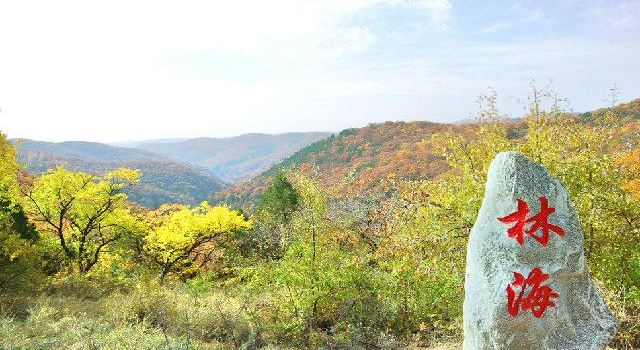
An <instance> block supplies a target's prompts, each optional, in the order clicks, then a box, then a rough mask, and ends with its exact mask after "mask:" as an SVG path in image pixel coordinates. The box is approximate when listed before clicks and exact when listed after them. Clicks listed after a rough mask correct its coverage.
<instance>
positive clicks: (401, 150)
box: [212, 99, 640, 210]
mask: <svg viewBox="0 0 640 350" xmlns="http://www.w3.org/2000/svg"><path fill="white" fill-rule="evenodd" d="M606 113H609V114H610V115H615V118H616V119H617V123H618V124H621V125H625V127H624V128H622V129H620V130H619V132H620V133H621V134H620V135H619V136H620V140H623V139H624V135H622V134H625V133H630V132H631V130H632V129H634V128H635V127H637V126H636V122H637V121H638V120H639V119H640V99H636V100H633V101H631V102H627V103H622V104H619V105H616V106H615V107H614V108H602V109H598V110H595V111H592V112H585V113H581V114H573V113H569V112H566V113H562V114H561V115H559V116H557V117H558V118H574V117H575V116H579V117H580V118H581V119H582V120H583V121H585V122H587V123H592V122H593V119H594V118H602V117H603V116H604V115H605V114H606ZM496 118H500V119H502V120H504V125H505V127H506V128H507V131H508V133H509V137H510V138H518V137H521V136H523V135H524V134H525V132H526V124H525V122H524V120H522V119H504V118H503V117H502V116H496ZM477 128H478V124H477V120H476V121H475V122H473V123H471V122H465V123H459V124H437V123H430V122H422V121H416V122H387V123H382V124H371V125H369V126H366V127H364V128H353V129H346V130H343V131H342V132H340V133H338V134H337V135H332V136H331V137H329V138H326V139H324V140H321V141H318V142H315V143H313V144H311V145H309V146H307V147H305V148H303V149H301V150H300V151H298V152H296V153H294V154H293V155H291V156H290V157H288V158H286V159H285V160H283V161H282V162H280V163H278V164H275V165H274V166H272V167H271V168H270V169H268V170H267V171H265V172H263V173H262V174H260V175H258V176H256V178H255V179H253V180H252V181H250V182H247V183H241V184H238V185H236V186H232V187H230V188H228V189H224V190H222V191H220V192H217V193H215V194H213V195H212V201H214V202H226V203H233V204H235V205H238V206H240V207H242V208H244V209H247V210H250V209H251V208H254V207H255V205H256V204H257V203H258V200H259V198H260V197H261V196H262V193H263V191H264V189H265V188H266V186H267V185H268V184H269V182H270V181H271V178H272V177H273V175H274V174H275V173H276V172H278V171H281V170H285V171H286V170H293V169H297V170H301V171H303V172H304V173H305V174H306V175H307V176H309V177H311V178H313V179H314V181H316V182H317V183H320V184H322V185H323V186H325V187H326V188H327V189H330V190H331V191H332V192H333V193H334V194H335V195H336V196H338V197H342V198H345V197H347V198H348V197H349V196H355V195H357V194H362V193H371V194H380V193H382V192H385V191H386V190H387V185H388V184H389V181H390V180H394V181H395V180H417V179H425V178H427V179H428V178H433V177H434V176H436V175H438V174H441V173H442V172H443V171H445V170H447V168H448V166H447V162H446V159H445V158H444V157H442V156H440V155H439V150H438V149H436V148H434V146H433V144H432V143H430V142H428V138H429V136H430V135H433V134H436V133H442V132H449V133H453V134H456V135H459V136H461V137H463V138H465V137H468V136H470V135H472V134H473V133H474V132H475V131H476V130H477Z"/></svg>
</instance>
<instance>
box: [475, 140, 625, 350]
mask: <svg viewBox="0 0 640 350" xmlns="http://www.w3.org/2000/svg"><path fill="white" fill-rule="evenodd" d="M583 240H584V238H583V233H582V229H581V227H580V222H579V221H578V217H577V216H576V212H575V209H574V207H573V204H572V203H571V200H570V199H569V194H568V192H567V190H566V189H565V188H564V186H563V185H562V184H561V183H560V181H558V180H556V179H554V178H552V177H551V176H550V175H549V174H548V172H547V170H546V169H545V168H543V167H542V166H540V165H538V164H536V163H534V162H533V161H531V160H530V159H529V158H527V157H526V156H525V155H523V154H520V153H517V152H504V153H501V154H499V155H498V156H496V158H495V159H494V160H493V162H492V163H491V166H490V168H489V173H488V177H487V185H486V192H485V197H484V201H483V203H482V207H481V209H480V212H479V214H478V218H477V220H476V223H475V225H474V227H473V229H472V231H471V237H470V239H469V245H468V249H467V271H466V280H465V300H464V349H465V350H484V349H514V350H515V349H518V350H525V349H557V350H560V349H562V350H568V349H575V350H587V349H605V348H606V345H607V344H608V343H609V342H610V341H611V339H612V338H613V336H614V335H615V332H616V322H615V320H614V318H613V316H612V315H611V312H610V311H609V309H608V307H607V306H606V305H605V303H604V301H603V299H602V297H601V296H600V294H599V292H598V290H597V289H596V287H595V285H594V283H593V282H592V281H591V279H590V277H589V270H588V268H587V264H586V260H585V256H584V253H583Z"/></svg>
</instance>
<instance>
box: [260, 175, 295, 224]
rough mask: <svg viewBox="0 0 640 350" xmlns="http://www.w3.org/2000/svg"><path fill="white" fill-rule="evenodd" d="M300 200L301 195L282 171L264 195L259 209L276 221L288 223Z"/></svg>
mask: <svg viewBox="0 0 640 350" xmlns="http://www.w3.org/2000/svg"><path fill="white" fill-rule="evenodd" d="M299 202H300V195H299V194H298V192H297V191H296V189H295V188H294V187H293V185H292V184H291V182H289V180H287V177H286V175H285V174H284V173H283V172H281V171H280V172H278V173H276V175H275V176H274V177H273V182H272V183H271V186H269V188H267V190H266V191H265V192H264V194H263V195H262V198H261V199H260V206H259V207H258V211H259V212H262V213H264V214H266V215H267V216H268V217H269V218H270V219H271V220H272V221H274V222H275V223H278V224H286V223H288V222H289V220H291V215H292V213H293V212H294V211H296V209H298V205H299Z"/></svg>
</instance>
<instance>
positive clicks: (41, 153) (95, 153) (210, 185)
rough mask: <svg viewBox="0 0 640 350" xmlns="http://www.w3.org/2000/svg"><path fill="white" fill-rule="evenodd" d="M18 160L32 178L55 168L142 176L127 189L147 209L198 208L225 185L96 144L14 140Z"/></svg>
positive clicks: (157, 159)
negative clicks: (176, 205)
mask: <svg viewBox="0 0 640 350" xmlns="http://www.w3.org/2000/svg"><path fill="white" fill-rule="evenodd" d="M13 143H14V145H15V146H16V151H17V154H18V159H19V161H20V162H21V163H23V164H25V165H26V168H27V171H29V172H30V173H32V174H36V175H38V174H42V173H44V172H46V171H47V170H50V169H55V167H56V166H63V167H65V168H67V169H70V170H73V171H83V172H87V173H92V174H105V173H106V172H108V171H110V170H114V169H116V168H119V167H127V168H132V169H137V170H140V171H141V172H142V177H141V179H140V182H138V183H136V184H135V185H133V186H131V187H130V188H128V189H127V193H128V194H129V196H130V199H131V200H132V201H133V202H135V203H138V204H140V205H143V206H146V207H148V208H156V207H158V206H160V205H161V204H163V203H183V204H190V205H194V204H198V203H200V202H201V201H203V200H205V199H207V197H208V196H210V195H211V193H213V192H217V191H219V190H220V189H222V188H223V187H224V186H225V183H224V182H223V181H222V180H220V179H218V178H216V177H214V176H211V175H208V174H206V173H205V172H204V171H203V170H201V169H198V168H196V167H194V166H191V165H187V164H184V163H180V162H178V161H174V160H171V159H168V158H166V157H164V156H161V155H158V154H155V153H151V152H147V151H144V150H138V149H130V148H123V147H113V146H107V145H104V144H101V143H95V142H61V143H53V142H41V141H33V140H24V139H19V140H13Z"/></svg>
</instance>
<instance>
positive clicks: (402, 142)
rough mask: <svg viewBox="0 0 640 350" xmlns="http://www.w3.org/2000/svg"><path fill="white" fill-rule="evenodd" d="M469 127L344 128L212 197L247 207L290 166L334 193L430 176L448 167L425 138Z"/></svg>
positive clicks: (384, 125)
mask: <svg viewBox="0 0 640 350" xmlns="http://www.w3.org/2000/svg"><path fill="white" fill-rule="evenodd" d="M473 128H474V126H473V125H452V124H437V123H431V122H423V121H416V122H387V123H382V124H371V125H369V126H366V127H363V128H353V129H347V130H343V131H342V132H340V133H339V134H337V135H332V136H330V137H328V138H326V139H324V140H320V141H318V142H315V143H313V144H311V145H309V146H307V147H305V148H303V149H301V150H300V151H298V152H296V153H294V154H293V155H291V156H290V157H288V158H287V159H285V160H283V161H282V162H280V163H278V164H276V165H274V166H272V167H271V168H270V169H268V170H267V171H265V172H264V173H262V174H260V175H258V176H257V177H256V178H255V179H253V180H252V181H250V182H246V183H241V184H238V185H236V186H234V187H230V188H229V189H225V190H222V191H221V192H218V193H216V194H214V195H213V196H212V200H213V201H214V202H228V203H233V204H235V205H238V206H240V207H243V208H245V209H251V208H253V207H254V206H255V205H256V204H257V201H258V200H259V198H260V196H261V195H262V192H263V191H264V189H265V187H266V186H267V185H268V184H269V182H270V180H271V178H272V176H273V175H274V174H275V173H276V172H278V171H280V170H292V169H300V170H302V171H303V172H304V173H305V174H306V175H307V176H309V177H311V178H313V179H314V181H317V182H318V183H320V184H322V185H323V186H324V187H326V188H331V189H332V191H333V192H334V193H335V194H336V195H337V196H341V197H348V196H349V195H353V194H358V193H363V192H383V191H385V190H386V189H387V185H388V183H389V181H390V180H417V179H420V178H426V179H429V178H433V177H434V176H436V175H438V174H440V173H441V172H442V171H444V170H445V169H446V168H447V166H446V162H445V160H444V159H443V158H442V157H440V156H438V155H437V153H436V151H435V150H434V149H432V148H431V147H430V145H428V144H427V143H425V142H423V141H424V140H425V139H426V138H428V137H429V136H430V135H433V134H435V133H438V132H444V131H450V132H455V133H465V132H470V131H471V130H472V129H473Z"/></svg>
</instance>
